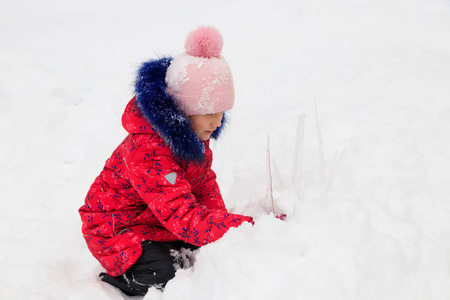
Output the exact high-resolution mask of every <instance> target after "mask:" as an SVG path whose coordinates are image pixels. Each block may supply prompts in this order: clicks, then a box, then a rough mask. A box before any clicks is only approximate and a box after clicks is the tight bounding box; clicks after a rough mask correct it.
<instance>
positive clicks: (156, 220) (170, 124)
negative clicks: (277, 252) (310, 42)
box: [79, 27, 253, 295]
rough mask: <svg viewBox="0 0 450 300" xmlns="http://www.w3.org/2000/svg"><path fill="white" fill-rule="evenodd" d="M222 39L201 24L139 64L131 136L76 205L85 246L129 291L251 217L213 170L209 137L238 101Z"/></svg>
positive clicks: (156, 279) (163, 278) (125, 119)
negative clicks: (166, 51)
mask: <svg viewBox="0 0 450 300" xmlns="http://www.w3.org/2000/svg"><path fill="white" fill-rule="evenodd" d="M222 46H223V41H222V37H221V35H220V33H219V32H218V31H217V30H216V29H214V28H212V27H200V28H198V29H197V30H195V31H193V32H191V33H190V34H189V35H188V38H187V40H186V44H185V48H186V52H185V53H183V54H181V55H179V56H177V57H175V58H174V59H171V58H161V59H157V60H151V61H149V62H146V63H144V64H143V65H142V66H141V68H140V69H139V72H138V75H137V78H136V83H135V96H134V97H133V99H131V101H130V102H129V103H128V105H127V107H126V109H125V112H124V114H123V116H122V124H123V127H124V128H125V130H126V131H127V132H128V136H127V137H126V138H125V140H124V141H123V142H122V143H121V144H120V145H119V146H118V147H117V149H116V150H115V151H114V153H113V154H112V156H111V157H110V158H109V159H108V160H107V161H106V164H105V167H104V169H103V171H102V172H101V173H100V175H99V176H98V177H97V178H96V179H95V181H94V183H93V184H92V186H91V187H90V189H89V192H88V194H87V196H86V199H85V204H84V205H83V206H82V207H81V208H80V209H79V213H80V216H81V220H82V223H83V226H82V232H83V235H84V238H85V240H86V243H87V245H88V247H89V250H90V251H91V253H92V254H93V255H94V257H95V258H96V259H97V260H98V261H99V262H100V264H101V265H102V266H103V267H104V268H105V269H106V273H101V274H100V277H101V279H102V280H103V281H105V282H108V283H110V284H112V285H114V286H116V287H118V288H119V289H121V290H122V291H123V292H124V293H126V294H127V295H145V294H146V292H147V290H148V288H149V287H151V286H155V287H156V288H159V289H163V288H164V286H165V284H166V283H167V281H169V280H170V279H172V278H173V277H174V276H175V271H176V269H177V268H180V267H186V262H188V260H186V259H184V260H183V259H180V255H179V254H180V250H181V249H182V248H186V249H191V250H193V249H196V248H198V247H200V246H203V245H206V244H208V243H212V242H214V241H216V240H217V239H219V238H221V237H222V236H223V235H224V234H225V232H227V231H228V229H229V228H230V227H237V226H239V225H241V224H242V223H243V222H244V221H247V222H251V223H253V220H252V218H251V217H247V216H242V215H238V214H232V213H229V212H228V211H227V209H226V208H225V205H224V202H223V200H222V196H221V194H220V191H219V187H218V185H217V183H216V175H215V173H214V172H213V171H212V170H211V164H212V152H211V150H210V148H209V140H210V137H212V138H217V137H218V136H219V135H220V132H221V129H222V124H223V123H224V122H225V114H224V112H225V111H227V110H229V109H231V108H232V107H233V104H234V86H233V79H232V77H231V72H230V68H229V66H228V64H227V62H226V61H225V59H224V58H223V57H222V56H221V55H220V53H221V50H222ZM181 252H186V251H181ZM187 252H188V251H187Z"/></svg>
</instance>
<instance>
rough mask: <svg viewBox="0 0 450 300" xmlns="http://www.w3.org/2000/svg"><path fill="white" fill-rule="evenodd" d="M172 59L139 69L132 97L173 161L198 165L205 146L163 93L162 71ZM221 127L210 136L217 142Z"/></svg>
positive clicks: (149, 63)
mask: <svg viewBox="0 0 450 300" xmlns="http://www.w3.org/2000/svg"><path fill="white" fill-rule="evenodd" d="M171 61H172V58H169V57H165V58H161V59H157V60H150V61H148V62H145V63H143V64H142V65H141V67H140V68H139V71H138V74H137V78H136V82H135V93H136V102H137V104H138V107H139V109H140V111H141V112H142V114H143V115H144V117H145V119H146V120H147V121H148V122H149V123H150V124H151V126H152V128H154V129H155V130H156V131H157V132H158V134H159V135H160V136H161V137H162V138H163V139H164V141H165V142H166V144H167V145H168V146H169V147H170V149H171V150H172V152H173V153H174V154H175V156H176V157H177V158H180V159H183V160H185V161H187V162H190V161H196V162H199V161H202V160H203V158H204V153H205V146H204V144H203V142H201V141H200V140H199V138H198V137H197V134H196V133H195V132H194V130H192V128H191V122H190V120H189V118H188V117H186V116H185V115H184V114H183V113H182V112H181V110H180V109H178V107H177V105H176V104H175V101H174V99H173V98H172V97H171V96H170V95H169V94H168V93H167V91H166V82H165V78H166V71H167V68H168V67H169V65H170V63H171ZM224 123H225V114H224V116H223V120H222V126H221V127H219V128H217V129H216V131H214V132H213V134H212V136H211V137H212V138H214V139H217V138H218V137H219V135H220V133H221V131H222V128H223V124H224Z"/></svg>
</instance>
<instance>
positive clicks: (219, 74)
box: [166, 27, 234, 116]
mask: <svg viewBox="0 0 450 300" xmlns="http://www.w3.org/2000/svg"><path fill="white" fill-rule="evenodd" d="M222 47H223V39H222V35H221V34H220V32H219V31H218V30H217V29H215V28H214V27H199V28H198V29H196V30H194V31H192V32H191V33H189V35H188V37H187V39H186V43H185V49H186V52H185V53H183V54H180V55H178V56H177V57H175V58H174V59H173V60H172V62H171V64H170V66H169V68H168V69H167V73H166V89H167V92H168V93H169V94H170V95H171V96H172V97H173V98H174V100H175V102H176V104H177V106H178V107H179V108H180V109H181V110H182V111H183V113H184V114H185V115H186V116H192V115H206V114H214V113H218V112H223V111H227V110H230V109H231V108H232V107H233V104H234V86H233V78H232V76H231V70H230V66H229V65H228V63H227V62H226V60H225V59H224V58H223V57H222V56H221V51H222Z"/></svg>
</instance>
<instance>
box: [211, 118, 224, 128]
mask: <svg viewBox="0 0 450 300" xmlns="http://www.w3.org/2000/svg"><path fill="white" fill-rule="evenodd" d="M212 125H213V126H214V127H220V126H221V125H222V116H217V117H215V118H214V120H213V121H212Z"/></svg>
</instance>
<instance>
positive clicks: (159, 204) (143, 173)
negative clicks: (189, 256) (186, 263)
mask: <svg viewBox="0 0 450 300" xmlns="http://www.w3.org/2000/svg"><path fill="white" fill-rule="evenodd" d="M167 148H168V147H165V148H161V147H156V150H155V149H154V148H152V147H149V146H147V145H142V146H141V148H140V149H139V150H138V151H137V152H136V153H135V155H134V156H133V158H132V160H131V161H129V162H128V163H127V165H128V168H129V170H130V181H131V183H132V185H133V186H134V187H135V188H136V190H137V192H138V193H139V195H140V196H141V197H142V199H143V200H144V201H145V202H146V203H147V205H148V207H149V208H150V209H151V210H152V212H153V213H154V215H155V216H156V217H157V218H158V220H159V221H160V222H161V224H162V225H163V226H164V227H165V228H166V229H167V230H169V231H170V232H171V233H173V234H174V235H176V236H177V237H178V238H179V239H180V240H183V241H185V242H187V243H190V244H193V245H197V246H202V245H206V244H208V243H211V242H214V241H216V240H217V239H219V238H221V237H222V236H223V235H224V234H225V233H226V232H227V231H228V229H229V228H230V227H238V226H239V225H241V224H242V223H243V222H244V221H248V222H252V221H253V220H252V218H251V217H245V216H242V215H238V214H231V213H229V212H228V211H226V209H225V207H223V208H222V207H219V208H220V209H214V208H208V207H207V205H206V204H205V203H198V202H197V200H196V198H195V196H194V194H193V193H192V191H191V185H190V184H189V182H188V181H187V180H186V179H185V178H184V171H183V169H182V168H181V166H180V165H179V164H178V163H177V162H176V161H175V160H174V159H173V158H172V156H171V155H170V153H171V152H170V150H168V149H167ZM214 181H215V180H214ZM216 184H217V183H216Z"/></svg>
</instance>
